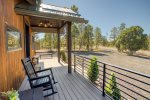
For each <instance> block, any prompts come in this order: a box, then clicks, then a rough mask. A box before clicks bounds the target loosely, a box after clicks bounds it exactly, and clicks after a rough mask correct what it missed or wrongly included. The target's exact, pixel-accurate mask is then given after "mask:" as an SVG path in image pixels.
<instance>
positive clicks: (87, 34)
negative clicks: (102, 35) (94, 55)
mask: <svg viewBox="0 0 150 100" xmlns="http://www.w3.org/2000/svg"><path fill="white" fill-rule="evenodd" d="M92 37H93V27H92V26H91V25H90V24H88V25H87V26H85V29H84V35H83V38H82V39H83V40H84V44H85V46H86V49H87V50H88V51H89V47H90V44H91V42H92Z"/></svg>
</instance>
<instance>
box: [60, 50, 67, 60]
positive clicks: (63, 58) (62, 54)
mask: <svg viewBox="0 0 150 100" xmlns="http://www.w3.org/2000/svg"><path fill="white" fill-rule="evenodd" d="M60 58H61V60H62V61H64V62H67V57H66V54H65V51H61V52H60Z"/></svg>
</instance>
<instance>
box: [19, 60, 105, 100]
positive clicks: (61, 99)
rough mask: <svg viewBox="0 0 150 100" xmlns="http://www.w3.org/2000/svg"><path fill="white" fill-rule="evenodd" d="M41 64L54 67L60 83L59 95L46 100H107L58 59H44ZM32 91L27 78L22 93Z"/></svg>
mask: <svg viewBox="0 0 150 100" xmlns="http://www.w3.org/2000/svg"><path fill="white" fill-rule="evenodd" d="M40 64H41V65H43V66H45V68H47V67H48V66H52V67H53V68H52V70H53V73H54V77H55V79H56V81H57V82H58V83H57V84H56V85H55V89H56V91H58V93H57V94H54V95H52V96H49V97H47V98H45V100H107V98H106V97H102V93H101V91H99V90H98V89H97V88H96V87H94V86H93V85H92V84H91V83H90V82H88V81H87V80H85V79H84V78H83V77H82V76H80V75H79V74H77V73H74V72H73V73H72V74H68V73H67V67H66V66H63V65H61V64H59V63H58V62H57V58H53V59H42V60H40ZM27 89H30V86H29V83H28V81H27V78H25V80H24V81H23V83H22V85H21V87H20V89H19V90H20V91H23V90H27Z"/></svg>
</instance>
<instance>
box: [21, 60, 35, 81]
mask: <svg viewBox="0 0 150 100" xmlns="http://www.w3.org/2000/svg"><path fill="white" fill-rule="evenodd" d="M21 61H22V63H23V66H24V69H25V71H26V74H27V76H28V78H29V79H31V78H36V73H35V70H34V68H33V65H32V62H31V60H30V58H25V59H22V60H21Z"/></svg>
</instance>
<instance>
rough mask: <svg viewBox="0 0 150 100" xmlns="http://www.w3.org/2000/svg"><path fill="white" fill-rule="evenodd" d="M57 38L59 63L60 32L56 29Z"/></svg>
mask: <svg viewBox="0 0 150 100" xmlns="http://www.w3.org/2000/svg"><path fill="white" fill-rule="evenodd" d="M57 34H58V35H57V38H58V41H57V46H58V62H59V63H60V30H59V29H57Z"/></svg>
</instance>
